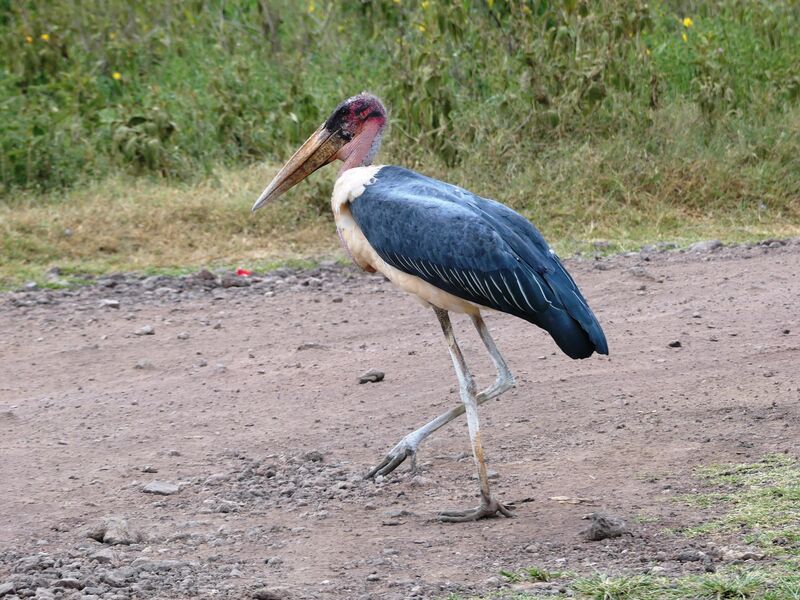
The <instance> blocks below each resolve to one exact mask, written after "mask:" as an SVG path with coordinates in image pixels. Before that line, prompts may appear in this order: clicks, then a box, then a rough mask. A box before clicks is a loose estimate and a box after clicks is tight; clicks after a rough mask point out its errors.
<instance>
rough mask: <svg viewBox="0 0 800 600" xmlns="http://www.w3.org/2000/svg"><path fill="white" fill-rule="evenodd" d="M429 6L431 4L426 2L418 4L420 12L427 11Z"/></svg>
mask: <svg viewBox="0 0 800 600" xmlns="http://www.w3.org/2000/svg"><path fill="white" fill-rule="evenodd" d="M430 5H431V3H430V2H428V0H422V2H421V3H420V6H421V7H422V10H427V8H428V7H429V6H430Z"/></svg>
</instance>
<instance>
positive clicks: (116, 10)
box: [0, 0, 800, 199]
mask: <svg viewBox="0 0 800 600" xmlns="http://www.w3.org/2000/svg"><path fill="white" fill-rule="evenodd" d="M798 11H800V9H799V8H798V5H797V4H796V3H794V2H792V1H791V0H772V1H762V2H747V1H744V0H717V1H715V2H691V1H680V2H654V3H645V2H642V1H639V0H617V1H615V2H608V3H599V2H597V3H596V2H582V1H575V0H563V1H561V2H548V1H546V0H524V1H523V0H517V1H502V0H496V1H491V0H484V1H479V0H475V1H467V0H462V1H457V2H449V1H448V2H445V1H443V0H420V1H413V0H400V1H393V0H384V1H380V0H371V1H369V0H367V1H363V2H338V1H335V0H313V1H312V0H303V1H295V0H227V1H226V0H190V1H188V2H181V3H176V2H170V1H167V0H162V1H159V2H147V3H131V2H126V1H125V0H48V1H44V0H32V1H30V2H25V3H16V2H8V1H5V2H0V51H1V53H2V56H3V58H2V59H1V60H2V63H1V64H2V72H0V148H2V155H1V158H0V186H2V187H1V188H0V194H2V196H4V197H5V198H6V199H8V198H9V197H10V196H11V195H12V194H11V192H12V190H14V189H18V188H29V189H49V188H54V187H55V188H59V187H63V186H68V185H71V184H73V183H75V182H76V181H78V180H80V179H85V178H98V177H102V176H104V175H106V174H108V173H110V172H113V171H116V170H120V169H123V170H127V171H130V172H132V173H135V174H152V175H156V176H159V177H167V178H177V179H187V178H194V177H197V176H203V175H206V174H208V173H209V172H210V171H211V170H212V169H213V168H214V166H216V165H219V164H228V165H232V164H240V163H242V162H253V161H261V160H264V159H271V160H274V161H278V160H280V159H281V158H283V157H284V156H285V155H286V153H287V152H288V151H289V149H290V147H292V146H294V145H296V144H297V143H298V142H299V141H301V138H303V137H304V136H305V135H306V134H307V133H308V131H309V129H311V128H313V127H314V126H316V124H317V123H318V122H320V121H321V120H322V119H323V118H324V117H325V116H326V113H327V111H328V110H330V109H331V108H332V106H333V105H335V104H336V103H337V102H338V101H339V100H340V99H342V98H343V97H346V96H348V95H351V94H353V93H356V92H358V91H361V90H362V89H364V88H367V89H370V90H372V91H374V92H376V93H378V94H380V95H381V96H382V97H384V99H385V100H386V101H387V104H388V105H389V106H390V107H391V110H392V120H393V122H394V125H395V127H394V135H393V138H392V140H393V141H392V143H391V147H390V152H391V154H392V155H393V156H394V157H395V159H396V160H398V161H402V162H406V163H410V164H411V165H412V166H413V165H418V164H422V163H425V164H427V165H433V166H434V167H433V168H436V165H438V166H439V167H444V166H446V167H450V168H452V167H458V166H460V165H462V164H464V163H465V162H470V158H471V157H473V156H474V155H475V149H476V148H478V149H480V151H481V154H482V155H483V157H484V158H485V159H489V160H488V161H484V163H483V164H484V168H486V166H487V165H488V168H489V169H490V170H491V171H492V173H491V174H490V175H491V177H489V179H490V180H491V179H494V178H496V177H497V176H498V175H499V176H506V175H507V174H508V173H509V172H510V173H512V174H513V173H516V172H519V171H520V170H525V169H526V168H527V165H528V164H529V163H530V161H531V158H532V157H537V156H541V155H543V154H544V153H547V152H548V151H549V150H550V149H551V148H552V147H553V146H554V145H558V144H562V143H566V144H568V145H570V146H576V145H580V144H589V145H591V144H592V140H594V139H597V138H598V137H600V138H608V137H614V136H620V135H621V136H625V138H626V139H627V140H628V141H629V143H631V144H635V147H634V148H632V150H634V151H635V152H638V153H640V154H642V155H647V156H649V157H652V160H654V161H656V162H657V161H658V160H659V159H660V154H661V152H662V150H663V146H664V144H665V142H666V141H667V140H668V139H669V138H671V137H674V136H681V135H687V134H688V135H690V137H691V138H692V139H693V140H694V139H696V138H697V137H698V136H697V134H695V132H694V131H695V130H701V132H702V140H701V142H702V144H701V145H700V146H694V147H693V148H692V150H693V151H694V150H696V149H697V148H702V145H703V144H705V145H708V146H709V147H714V148H717V149H721V151H723V152H724V151H725V150H726V149H727V148H728V147H729V146H735V147H740V146H741V145H742V144H743V143H744V144H747V145H748V147H749V150H750V158H749V161H750V164H752V163H761V164H766V165H767V166H766V171H767V172H766V173H762V174H761V175H760V177H762V178H763V177H771V178H773V179H772V181H774V182H777V181H784V183H785V180H784V179H783V175H784V174H785V173H787V172H789V173H791V172H798V171H800V169H797V166H798V163H797V162H796V160H797V158H796V157H797V156H798V154H800V153H798V152H797V150H798V140H797V137H798V131H797V122H796V120H794V121H793V122H790V125H791V126H792V128H789V129H786V125H787V117H786V115H787V113H788V112H789V111H791V110H792V109H793V108H794V107H796V106H797V102H798V97H799V96H800V17H799V16H798ZM687 18H688V19H690V20H686V19H687ZM676 106H678V107H685V106H689V107H696V109H697V111H696V114H695V113H694V112H693V111H692V110H689V111H686V112H684V114H688V115H691V116H690V118H689V119H687V120H686V121H684V122H682V123H676V124H675V125H676V127H677V128H676V129H675V130H673V131H668V132H664V131H659V130H658V129H657V128H655V127H656V126H657V124H658V123H659V122H662V121H663V120H664V119H663V118H661V117H659V113H660V112H662V111H667V112H670V113H672V114H674V113H675V110H676V109H675V107H676ZM680 110H683V108H680ZM690 157H691V154H690V155H687V158H690ZM796 177H800V176H796ZM792 180H793V181H794V183H796V182H797V181H798V179H796V178H795V177H792ZM794 191H795V192H796V191H797V188H795V190H794Z"/></svg>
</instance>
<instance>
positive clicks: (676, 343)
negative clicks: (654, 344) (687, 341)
mask: <svg viewBox="0 0 800 600" xmlns="http://www.w3.org/2000/svg"><path fill="white" fill-rule="evenodd" d="M667 345H668V346H669V347H670V348H680V347H681V342H680V340H674V341H672V342H670V343H669V344H667Z"/></svg>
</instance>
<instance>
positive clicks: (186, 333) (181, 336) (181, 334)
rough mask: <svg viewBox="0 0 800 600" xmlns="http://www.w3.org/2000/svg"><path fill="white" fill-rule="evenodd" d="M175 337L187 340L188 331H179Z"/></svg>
mask: <svg viewBox="0 0 800 600" xmlns="http://www.w3.org/2000/svg"><path fill="white" fill-rule="evenodd" d="M176 337H177V338H178V339H179V340H188V339H189V332H188V331H181V332H180V333H179V334H178V335H177V336H176Z"/></svg>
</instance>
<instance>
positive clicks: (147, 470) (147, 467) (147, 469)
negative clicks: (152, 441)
mask: <svg viewBox="0 0 800 600" xmlns="http://www.w3.org/2000/svg"><path fill="white" fill-rule="evenodd" d="M142 473H158V469H156V468H155V467H154V466H153V465H145V466H143V467H142Z"/></svg>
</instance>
